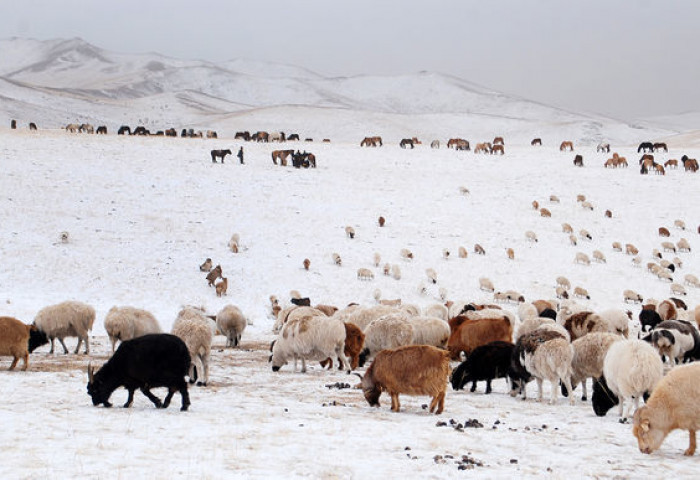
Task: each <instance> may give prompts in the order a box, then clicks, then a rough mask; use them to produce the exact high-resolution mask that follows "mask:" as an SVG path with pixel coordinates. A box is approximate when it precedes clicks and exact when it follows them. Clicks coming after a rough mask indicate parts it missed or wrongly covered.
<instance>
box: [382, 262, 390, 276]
mask: <svg viewBox="0 0 700 480" xmlns="http://www.w3.org/2000/svg"><path fill="white" fill-rule="evenodd" d="M382 273H383V274H384V275H386V276H387V277H388V276H389V275H390V274H391V264H389V263H385V264H384V266H383V267H382Z"/></svg>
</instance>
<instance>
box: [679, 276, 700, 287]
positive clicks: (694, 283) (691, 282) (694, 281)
mask: <svg viewBox="0 0 700 480" xmlns="http://www.w3.org/2000/svg"><path fill="white" fill-rule="evenodd" d="M683 280H684V281H685V284H686V285H688V286H691V287H695V288H700V280H698V277H696V276H695V275H693V274H692V273H688V274H686V276H685V277H684V278H683Z"/></svg>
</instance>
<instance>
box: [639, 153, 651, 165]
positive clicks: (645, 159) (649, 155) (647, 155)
mask: <svg viewBox="0 0 700 480" xmlns="http://www.w3.org/2000/svg"><path fill="white" fill-rule="evenodd" d="M647 160H651V161H652V162H653V161H654V155H652V154H650V153H645V154H644V155H642V158H640V159H639V164H640V165H641V164H642V163H644V162H645V161H647Z"/></svg>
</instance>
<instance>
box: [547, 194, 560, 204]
mask: <svg viewBox="0 0 700 480" xmlns="http://www.w3.org/2000/svg"><path fill="white" fill-rule="evenodd" d="M549 202H550V203H559V197H557V196H556V195H550V196H549Z"/></svg>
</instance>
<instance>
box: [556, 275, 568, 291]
mask: <svg viewBox="0 0 700 480" xmlns="http://www.w3.org/2000/svg"><path fill="white" fill-rule="evenodd" d="M557 285H558V286H560V287H562V288H563V289H565V290H571V282H569V279H568V278H566V277H557Z"/></svg>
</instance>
